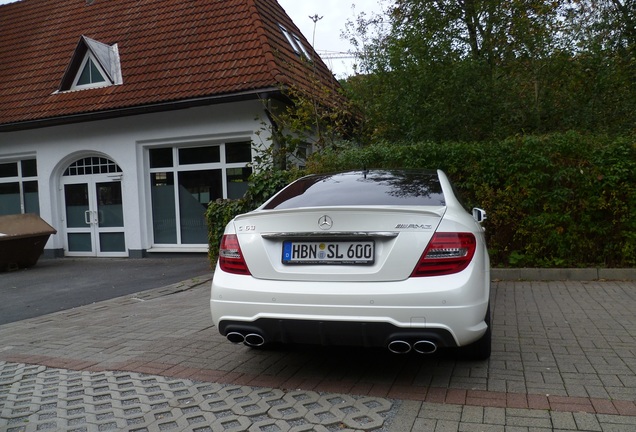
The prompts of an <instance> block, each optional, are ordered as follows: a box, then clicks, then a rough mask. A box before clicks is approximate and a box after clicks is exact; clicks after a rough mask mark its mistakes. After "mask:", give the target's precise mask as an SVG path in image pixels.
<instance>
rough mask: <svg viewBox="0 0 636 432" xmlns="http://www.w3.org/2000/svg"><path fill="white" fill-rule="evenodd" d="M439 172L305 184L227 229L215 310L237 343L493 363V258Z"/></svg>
mask: <svg viewBox="0 0 636 432" xmlns="http://www.w3.org/2000/svg"><path fill="white" fill-rule="evenodd" d="M485 218H486V214H485V212H484V211H483V210H481V209H478V208H475V209H473V211H472V215H471V214H470V213H468V212H467V211H466V210H465V209H464V208H463V207H462V205H461V204H460V202H459V200H458V198H457V197H456V195H455V193H454V191H453V187H452V186H451V183H450V182H449V180H448V178H447V177H446V175H445V174H444V173H443V172H442V171H439V170H438V171H388V170H377V171H353V172H344V173H337V174H317V175H310V176H307V177H303V178H301V179H299V180H297V181H295V182H293V183H291V184H290V185H288V186H287V187H285V188H284V189H282V190H281V191H280V192H278V193H277V194H276V195H274V196H273V197H272V198H271V199H269V200H268V201H267V202H265V203H264V204H263V205H262V206H260V207H259V208H258V209H256V210H254V211H252V212H249V213H246V214H242V215H239V216H237V217H235V218H234V219H233V220H232V221H231V222H230V223H229V224H228V225H227V227H226V229H225V233H224V235H223V239H222V241H221V246H220V251H219V260H218V263H217V266H216V270H215V272H214V277H213V280H212V289H211V299H210V307H211V312H212V318H213V321H214V324H215V325H216V326H217V328H218V330H219V332H220V333H221V334H222V335H223V336H225V337H226V338H227V339H228V340H229V341H231V342H234V343H244V344H246V345H248V346H252V347H259V346H262V345H265V344H269V343H274V342H275V343H283V344H322V345H346V346H360V347H384V348H387V349H388V350H390V351H391V352H393V353H408V352H417V353H421V354H430V353H433V352H435V351H437V350H438V349H439V348H459V352H460V353H461V355H462V356H466V357H469V358H472V359H486V358H488V357H489V356H490V346H491V330H490V307H489V305H490V302H489V299H490V260H489V257H488V251H487V249H486V242H485V239H484V229H483V228H482V227H481V225H480V223H481V222H482V221H483V220H484V219H485Z"/></svg>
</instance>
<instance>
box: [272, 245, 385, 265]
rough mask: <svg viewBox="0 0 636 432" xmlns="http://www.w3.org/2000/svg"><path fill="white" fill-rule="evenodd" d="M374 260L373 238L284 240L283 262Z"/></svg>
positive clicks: (343, 262) (307, 262)
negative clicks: (359, 239)
mask: <svg viewBox="0 0 636 432" xmlns="http://www.w3.org/2000/svg"><path fill="white" fill-rule="evenodd" d="M374 260H375V242H374V241H373V240H365V241H326V242H321V241H289V240H288V241H285V242H283V264H355V265H370V264H373V262H374Z"/></svg>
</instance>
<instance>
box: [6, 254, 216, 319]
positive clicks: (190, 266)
mask: <svg viewBox="0 0 636 432" xmlns="http://www.w3.org/2000/svg"><path fill="white" fill-rule="evenodd" d="M211 274H212V269H211V268H210V263H209V261H208V257H207V255H206V254H178V255H176V254H175V255H160V256H157V257H150V258H143V259H129V258H58V259H40V260H39V261H38V262H37V264H36V265H35V266H33V267H30V268H26V269H20V270H15V271H9V272H0V299H2V301H0V324H6V323H9V322H13V321H19V320H23V319H27V318H33V317H37V316H41V315H45V314H48V313H51V312H57V311H61V310H66V309H71V308H75V307H79V306H84V305H88V304H91V303H95V302H100V301H103V300H108V299H111V298H115V297H120V296H123V295H127V294H132V293H136V292H142V291H146V290H149V289H153V288H157V287H162V286H166V285H170V284H173V283H175V282H179V281H183V280H186V279H190V278H193V277H199V276H210V275H211Z"/></svg>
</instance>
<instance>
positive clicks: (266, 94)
mask: <svg viewBox="0 0 636 432" xmlns="http://www.w3.org/2000/svg"><path fill="white" fill-rule="evenodd" d="M271 97H281V98H283V97H284V96H283V95H282V91H281V89H280V88H279V87H269V88H264V89H259V90H248V91H244V92H239V93H232V94H227V95H218V96H205V97H200V98H191V99H183V100H177V101H167V102H160V103H155V104H147V105H139V106H133V107H124V108H116V109H111V110H104V111H94V112H83V113H78V114H71V115H65V116H59V117H48V118H42V119H37V120H26V121H21V122H13V123H5V124H0V132H14V131H20V130H31V129H38V128H44V127H50V126H60V125H67V124H73V123H81V122H88V121H97V120H106V119H112V118H118V117H128V116H134V115H141V114H152V113H158V112H165V111H174V110H180V109H187V108H194V107H201V106H206V105H218V104H221V103H231V102H241V101H246V100H252V99H268V98H271Z"/></svg>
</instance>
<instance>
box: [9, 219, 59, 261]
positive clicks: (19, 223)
mask: <svg viewBox="0 0 636 432" xmlns="http://www.w3.org/2000/svg"><path fill="white" fill-rule="evenodd" d="M55 233H57V231H56V230H55V229H54V228H53V227H52V226H51V225H49V224H48V223H46V222H44V220H42V218H40V216H38V215H36V214H16V215H7V216H0V271H7V270H15V269H18V268H26V267H32V266H34V265H35V263H37V262H38V259H39V258H40V255H42V252H43V251H44V245H46V242H47V241H48V240H49V236H50V235H51V234H55Z"/></svg>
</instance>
